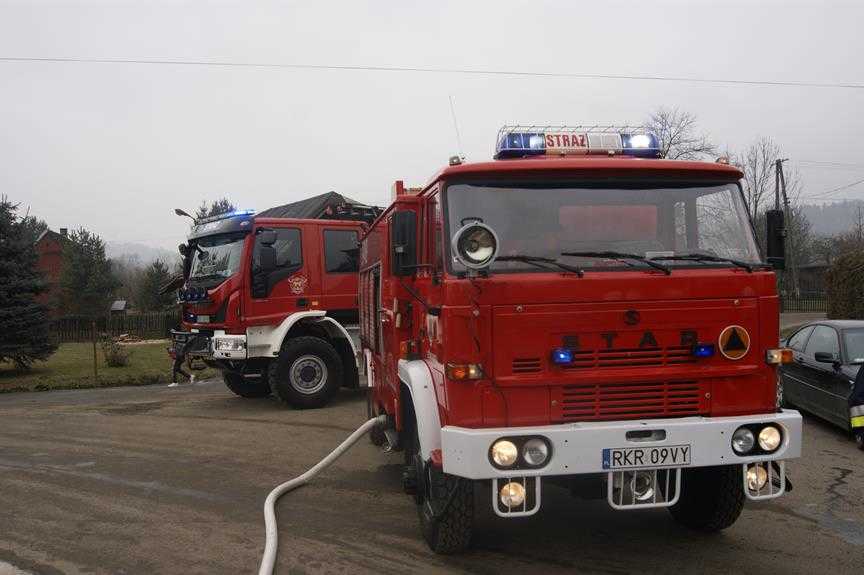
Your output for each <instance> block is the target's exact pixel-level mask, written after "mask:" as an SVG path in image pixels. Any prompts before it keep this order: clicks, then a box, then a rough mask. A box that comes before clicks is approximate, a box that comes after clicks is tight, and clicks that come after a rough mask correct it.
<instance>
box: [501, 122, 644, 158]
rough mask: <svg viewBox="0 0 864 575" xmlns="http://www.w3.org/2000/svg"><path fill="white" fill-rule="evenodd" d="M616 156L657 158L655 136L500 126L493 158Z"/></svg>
mask: <svg viewBox="0 0 864 575" xmlns="http://www.w3.org/2000/svg"><path fill="white" fill-rule="evenodd" d="M587 154H596V155H616V154H622V155H626V156H633V157H642V158H659V157H660V145H659V141H658V139H657V137H656V136H655V135H654V134H652V133H650V132H646V131H645V130H643V129H642V128H639V127H628V126H542V127H541V126H504V127H503V128H501V130H500V131H499V132H498V139H497V141H496V142H495V159H496V160H500V159H504V158H524V157H527V156H542V155H549V156H570V155H587Z"/></svg>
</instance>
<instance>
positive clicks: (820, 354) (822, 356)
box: [813, 351, 837, 363]
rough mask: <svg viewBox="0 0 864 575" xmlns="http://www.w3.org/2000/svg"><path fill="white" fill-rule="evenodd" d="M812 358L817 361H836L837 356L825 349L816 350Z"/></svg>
mask: <svg viewBox="0 0 864 575" xmlns="http://www.w3.org/2000/svg"><path fill="white" fill-rule="evenodd" d="M813 359H815V360H816V361H818V362H819V363H837V358H836V357H834V354H833V353H828V352H827V351H817V352H816V353H815V354H814V355H813Z"/></svg>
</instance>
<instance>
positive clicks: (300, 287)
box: [288, 276, 309, 294]
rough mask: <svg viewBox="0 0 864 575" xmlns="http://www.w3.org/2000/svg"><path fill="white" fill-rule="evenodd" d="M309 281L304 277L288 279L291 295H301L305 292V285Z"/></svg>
mask: <svg viewBox="0 0 864 575" xmlns="http://www.w3.org/2000/svg"><path fill="white" fill-rule="evenodd" d="M307 283H309V279H308V278H307V277H306V276H294V277H293V278H289V279H288V285H289V286H290V287H291V293H293V294H301V293H303V292H305V291H306V284H307Z"/></svg>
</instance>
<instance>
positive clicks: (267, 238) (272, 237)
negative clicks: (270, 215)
mask: <svg viewBox="0 0 864 575" xmlns="http://www.w3.org/2000/svg"><path fill="white" fill-rule="evenodd" d="M257 241H258V243H259V244H261V245H262V246H272V245H273V244H275V243H276V231H275V230H260V231H259V232H258V237H257Z"/></svg>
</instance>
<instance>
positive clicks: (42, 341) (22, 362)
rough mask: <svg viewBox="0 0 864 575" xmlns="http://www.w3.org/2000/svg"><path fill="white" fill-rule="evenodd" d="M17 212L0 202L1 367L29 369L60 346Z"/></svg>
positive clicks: (32, 249) (32, 251) (33, 251)
mask: <svg viewBox="0 0 864 575" xmlns="http://www.w3.org/2000/svg"><path fill="white" fill-rule="evenodd" d="M17 208H18V207H17V206H16V205H15V204H13V203H11V202H10V201H9V200H8V198H6V197H5V196H4V197H2V198H0V363H7V362H13V363H15V365H16V366H17V367H18V368H20V369H27V368H29V367H30V366H31V365H32V364H33V362H34V361H44V360H46V359H48V357H49V356H50V355H51V354H52V353H54V351H55V350H56V349H57V345H56V344H55V343H54V342H53V341H52V339H51V334H50V332H49V328H50V323H49V318H48V310H47V308H46V307H45V306H44V305H42V304H41V303H39V302H38V301H37V300H36V296H38V295H39V294H40V293H42V292H43V291H44V289H45V288H44V284H43V278H42V274H41V273H40V272H39V270H38V269H37V268H36V262H37V256H36V249H35V246H34V245H33V242H32V241H31V238H30V234H29V233H28V231H27V230H26V229H25V227H24V226H23V225H22V223H21V221H20V220H19V219H18V215H17Z"/></svg>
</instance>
